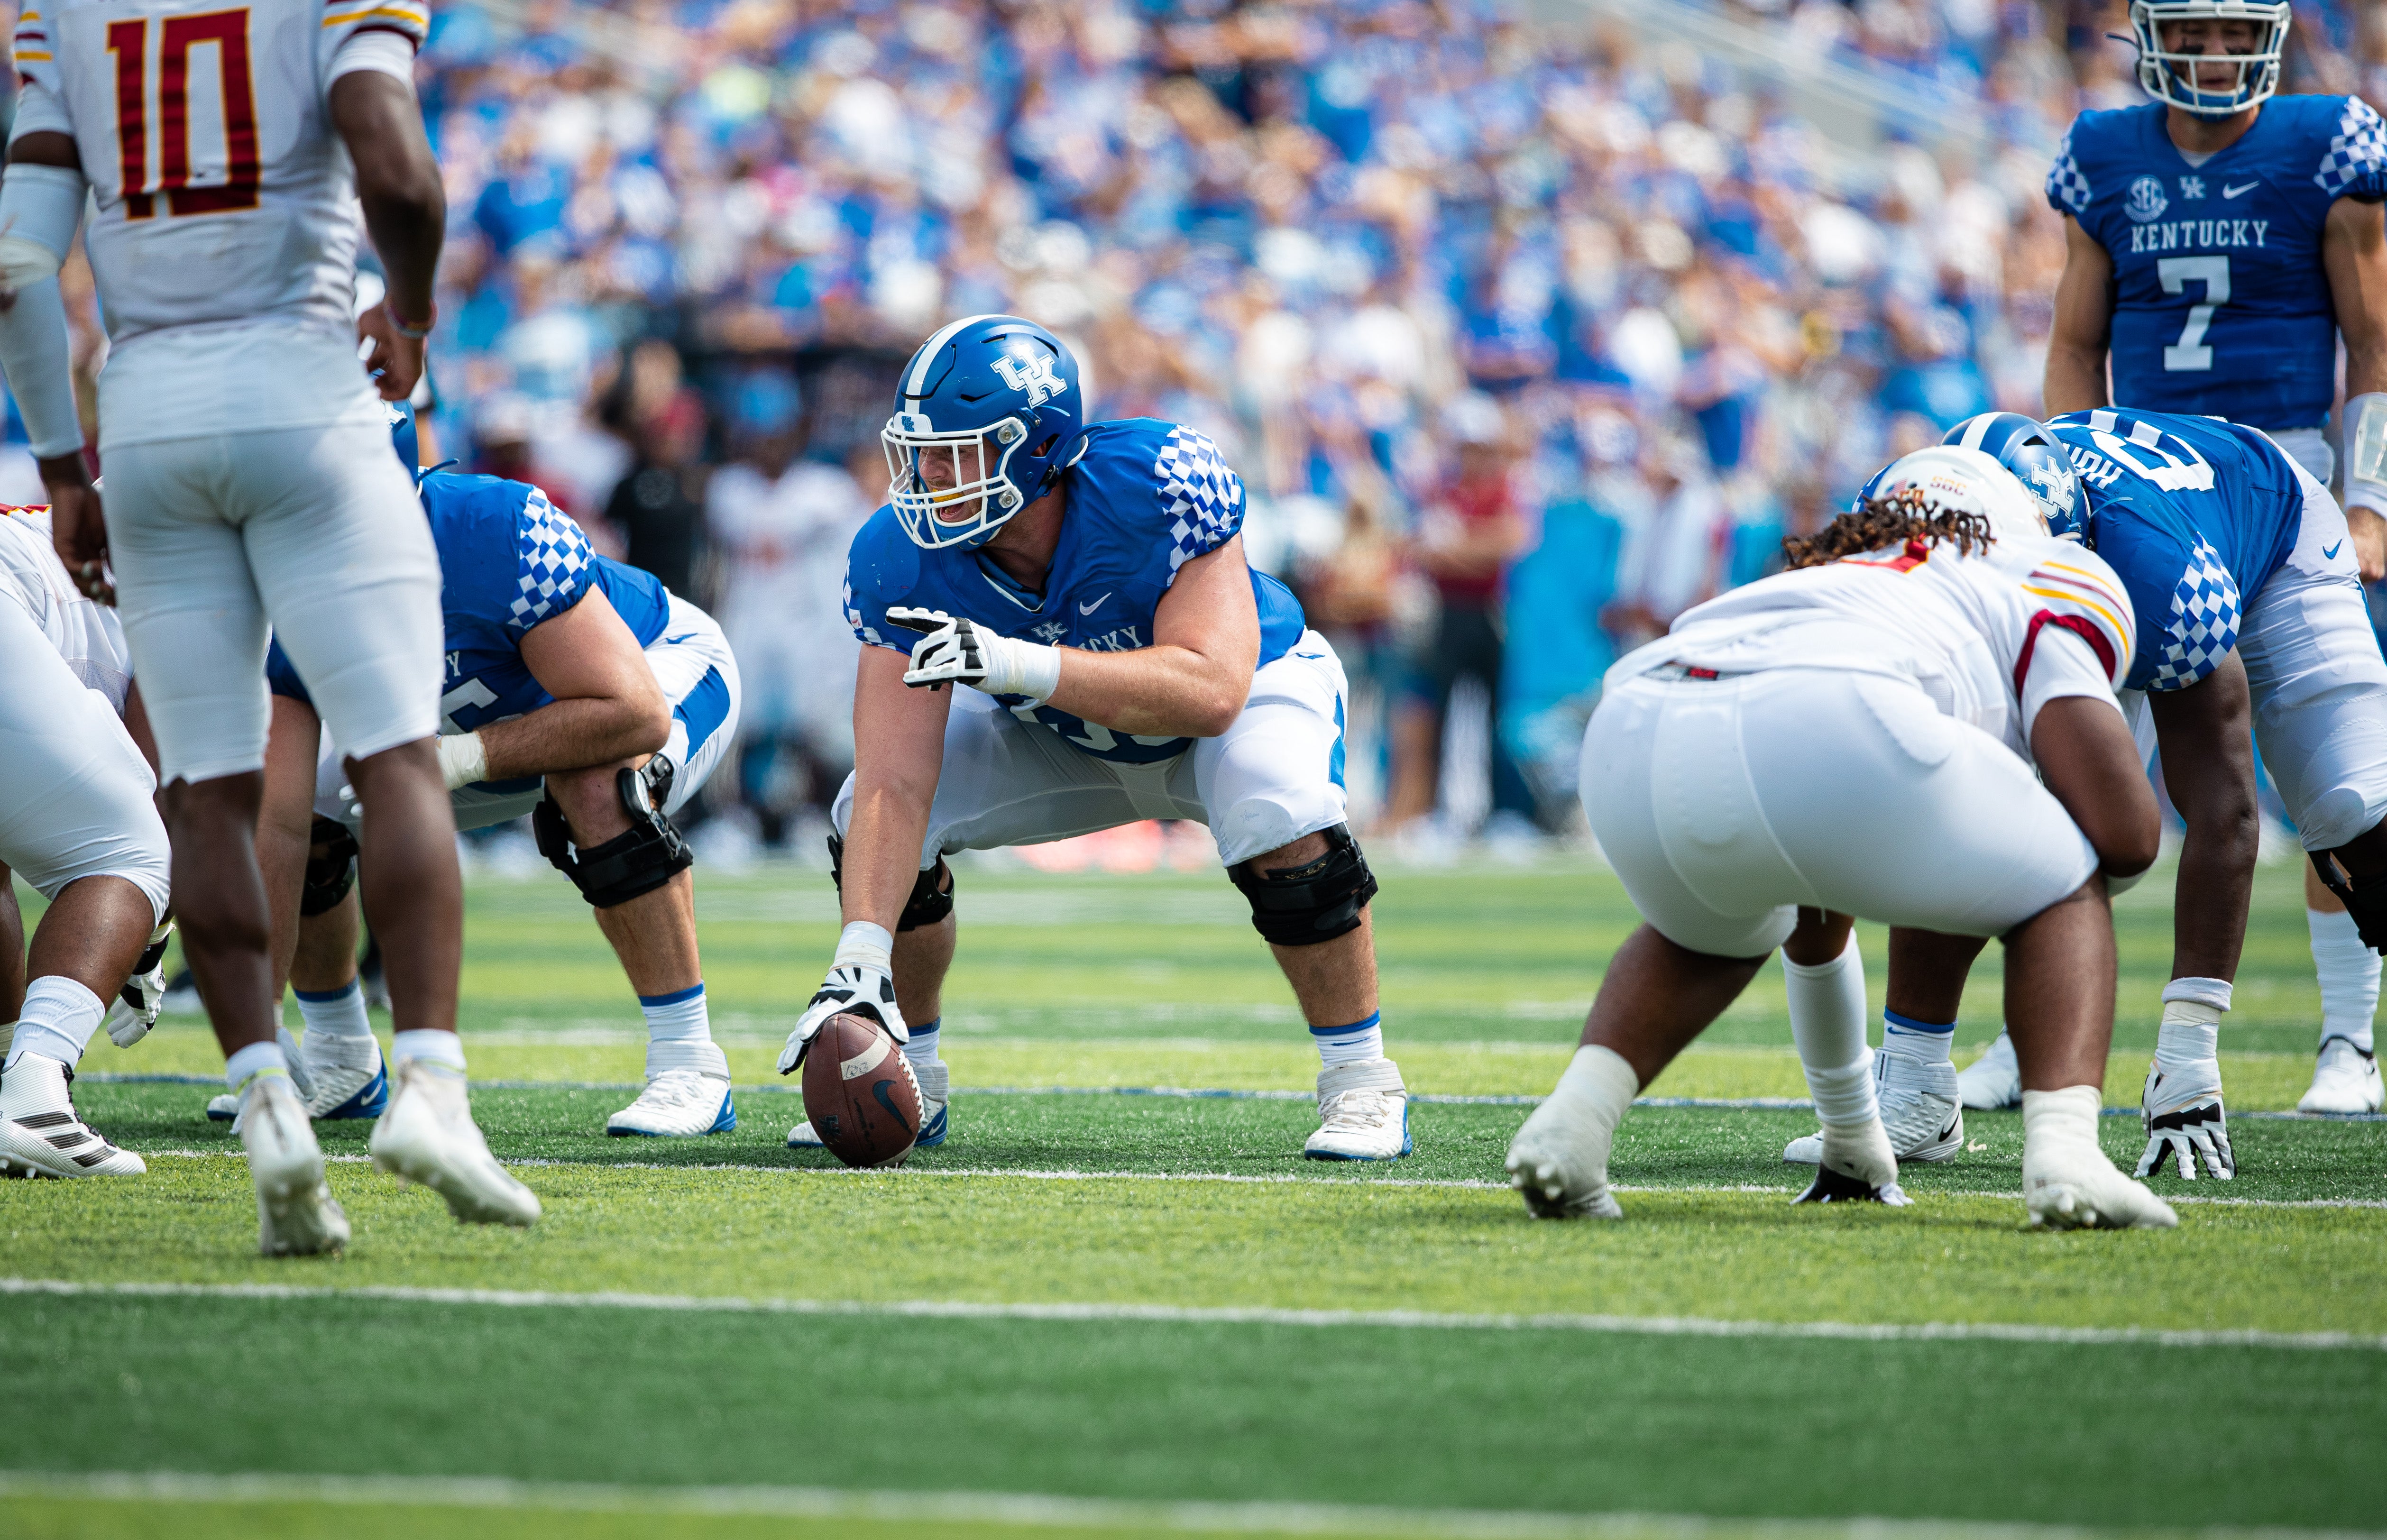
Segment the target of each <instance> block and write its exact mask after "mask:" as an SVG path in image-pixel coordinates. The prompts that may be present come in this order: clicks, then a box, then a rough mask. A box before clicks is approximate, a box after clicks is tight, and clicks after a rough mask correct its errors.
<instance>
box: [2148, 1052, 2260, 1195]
mask: <svg viewBox="0 0 2387 1540" xmlns="http://www.w3.org/2000/svg"><path fill="white" fill-rule="evenodd" d="M2139 1122H2140V1125H2141V1127H2142V1128H2144V1129H2145V1130H2146V1135H2147V1148H2146V1153H2145V1154H2143V1155H2140V1156H2139V1168H2138V1170H2137V1171H2135V1172H2134V1173H2132V1174H2133V1175H2136V1176H2141V1177H2148V1176H2153V1175H2154V1174H2155V1172H2157V1171H2158V1170H2160V1169H2162V1168H2163V1163H2164V1158H2165V1156H2166V1155H2168V1156H2170V1157H2171V1158H2172V1160H2173V1161H2174V1162H2175V1163H2176V1164H2177V1166H2178V1168H2179V1180H2182V1181H2194V1180H2196V1163H2197V1160H2198V1159H2199V1158H2200V1157H2202V1158H2203V1160H2204V1168H2205V1170H2207V1171H2208V1172H2210V1173H2212V1175H2213V1177H2214V1179H2215V1180H2219V1181H2229V1180H2232V1179H2233V1178H2235V1177H2236V1176H2237V1175H2238V1156H2237V1155H2236V1154H2235V1153H2234V1152H2233V1151H2232V1150H2231V1149H2230V1148H2229V1112H2228V1110H2227V1109H2226V1108H2224V1107H2223V1106H2222V1105H2221V1064H2220V1061H2219V1060H2217V1059H2202V1060H2198V1061H2197V1062H2195V1063H2193V1064H2191V1065H2187V1066H2184V1067H2180V1068H2178V1069H2174V1070H2171V1071H2168V1072H2167V1071H2166V1070H2165V1068H2164V1067H2163V1061H2162V1059H2160V1058H2158V1059H2157V1060H2156V1061H2155V1062H2154V1063H2153V1064H2151V1065H2149V1066H2147V1084H2146V1090H2145V1091H2144V1092H2141V1094H2140V1097H2139Z"/></svg>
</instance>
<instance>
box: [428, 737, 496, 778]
mask: <svg viewBox="0 0 2387 1540" xmlns="http://www.w3.org/2000/svg"><path fill="white" fill-rule="evenodd" d="M439 773H440V775H441V776H444V777H446V779H447V782H448V790H450V791H453V790H455V789H457V788H458V787H460V786H470V785H472V784H473V783H474V781H485V780H487V779H488V778H489V746H488V744H487V743H486V742H485V741H483V739H482V738H481V735H480V734H478V733H452V734H449V735H448V736H447V737H445V738H441V739H440V740H439Z"/></svg>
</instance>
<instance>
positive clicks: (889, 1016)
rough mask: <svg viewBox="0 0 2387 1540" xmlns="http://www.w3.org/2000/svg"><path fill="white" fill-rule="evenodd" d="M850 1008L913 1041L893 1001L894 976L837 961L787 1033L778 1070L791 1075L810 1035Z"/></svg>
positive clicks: (809, 1044) (808, 1045)
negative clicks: (794, 1025)
mask: <svg viewBox="0 0 2387 1540" xmlns="http://www.w3.org/2000/svg"><path fill="white" fill-rule="evenodd" d="M848 1011H852V1012H855V1013H857V1014H860V1015H863V1016H877V1017H878V1019H879V1020H880V1021H882V1022H885V1023H886V1024H887V1030H888V1031H889V1032H890V1033H892V1034H893V1035H894V1038H895V1041H898V1042H909V1041H912V1029H910V1028H908V1027H906V1026H904V1025H903V1011H902V1010H901V1009H899V1008H898V1007H897V1006H896V1004H895V980H894V978H893V977H892V976H890V974H889V973H888V972H887V970H886V969H884V968H878V967H872V966H868V965H867V964H853V963H847V964H840V966H836V967H833V968H831V969H829V970H828V977H827V978H825V979H823V980H821V987H820V992H819V993H818V994H815V995H814V996H813V998H812V1003H811V1004H808V1005H806V1006H805V1007H804V1014H803V1015H802V1016H799V1017H797V1018H796V1029H795V1030H794V1031H792V1032H789V1034H788V1045H787V1046H786V1047H785V1048H783V1049H781V1050H779V1073H780V1074H782V1075H792V1074H794V1073H795V1072H796V1067H797V1066H799V1065H801V1064H802V1063H803V1062H804V1054H805V1052H806V1051H807V1050H809V1049H810V1048H811V1047H812V1045H813V1039H814V1038H815V1037H817V1036H818V1035H819V1034H820V1029H822V1028H823V1027H825V1026H827V1024H828V1018H829V1017H831V1016H842V1015H844V1014H845V1013H846V1012H848Z"/></svg>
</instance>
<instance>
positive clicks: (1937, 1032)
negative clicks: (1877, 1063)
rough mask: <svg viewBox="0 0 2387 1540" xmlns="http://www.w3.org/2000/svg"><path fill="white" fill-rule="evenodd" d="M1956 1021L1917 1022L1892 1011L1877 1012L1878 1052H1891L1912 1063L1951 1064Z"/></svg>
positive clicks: (1952, 1061) (1911, 1017)
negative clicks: (1879, 1039)
mask: <svg viewBox="0 0 2387 1540" xmlns="http://www.w3.org/2000/svg"><path fill="white" fill-rule="evenodd" d="M1955 1042H1956V1024H1955V1023H1954V1022H1952V1021H1951V1022H1949V1023H1948V1024H1946V1025H1945V1026H1942V1025H1940V1024H1939V1023H1938V1022H1933V1021H1917V1020H1915V1019H1914V1018H1913V1016H1901V1015H1899V1014H1898V1013H1897V1012H1896V1011H1887V1010H1886V1011H1884V1012H1882V1013H1881V1051H1882V1052H1883V1053H1885V1054H1897V1055H1898V1056H1899V1057H1900V1058H1902V1059H1906V1060H1908V1061H1910V1062H1912V1063H1914V1064H1953V1063H1954V1062H1955V1060H1954V1059H1953V1058H1952V1057H1951V1056H1950V1054H1949V1052H1948V1051H1949V1050H1950V1049H1951V1048H1952V1047H1954V1046H1955Z"/></svg>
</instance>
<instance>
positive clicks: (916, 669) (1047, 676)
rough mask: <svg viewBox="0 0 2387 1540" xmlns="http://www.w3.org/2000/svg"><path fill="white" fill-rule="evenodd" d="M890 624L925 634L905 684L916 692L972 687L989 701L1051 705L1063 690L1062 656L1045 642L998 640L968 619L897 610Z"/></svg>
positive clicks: (889, 615) (917, 644)
mask: <svg viewBox="0 0 2387 1540" xmlns="http://www.w3.org/2000/svg"><path fill="white" fill-rule="evenodd" d="M887 618H888V619H889V620H890V621H891V622H893V623H894V624H895V625H900V626H903V628H904V629H905V630H907V631H925V632H927V633H928V634H927V635H926V636H924V637H921V638H920V639H919V640H918V641H917V642H915V643H914V644H913V646H912V667H911V670H910V672H908V673H906V674H905V675H903V682H904V683H905V684H907V685H910V686H911V687H913V688H915V689H919V688H929V689H933V688H936V687H937V686H939V685H949V684H950V685H973V686H976V687H977V688H979V689H982V690H984V691H986V693H988V694H989V695H1024V696H1027V697H1028V698H1029V700H1031V701H1044V700H1049V699H1050V698H1051V697H1052V694H1053V692H1054V691H1055V690H1056V689H1058V688H1061V650H1060V649H1059V648H1057V647H1046V646H1045V645H1044V644H1043V643H1042V642H1031V641H1021V640H1019V639H1018V638H1017V637H998V636H996V635H995V634H994V633H993V632H992V631H990V630H988V629H987V628H986V627H985V626H983V625H979V624H977V623H976V622H975V621H972V620H971V619H970V618H969V617H968V616H966V615H963V616H960V617H955V616H953V615H949V614H947V613H945V612H943V611H942V610H910V609H904V608H902V607H900V606H899V607H898V608H895V609H892V610H890V611H888V612H887Z"/></svg>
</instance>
